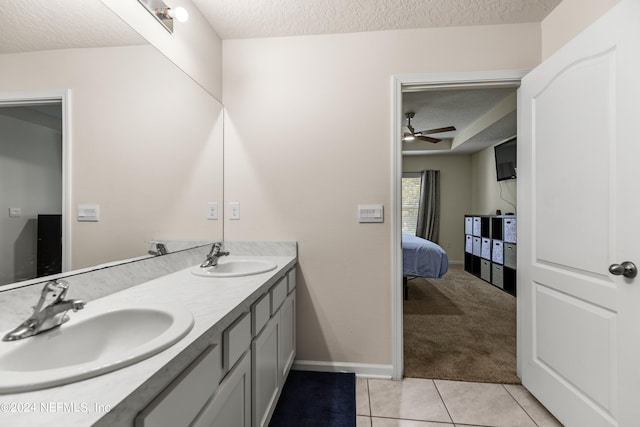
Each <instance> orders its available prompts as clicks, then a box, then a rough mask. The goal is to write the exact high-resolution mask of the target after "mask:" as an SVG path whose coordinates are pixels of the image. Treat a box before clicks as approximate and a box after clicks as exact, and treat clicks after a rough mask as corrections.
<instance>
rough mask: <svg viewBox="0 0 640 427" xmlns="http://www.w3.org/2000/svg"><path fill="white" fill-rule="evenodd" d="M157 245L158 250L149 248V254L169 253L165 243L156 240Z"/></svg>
mask: <svg viewBox="0 0 640 427" xmlns="http://www.w3.org/2000/svg"><path fill="white" fill-rule="evenodd" d="M155 246H156V250H155V251H154V250H149V255H154V256H160V255H166V254H168V253H169V251H167V247H166V246H165V245H164V243H160V242H156V243H155Z"/></svg>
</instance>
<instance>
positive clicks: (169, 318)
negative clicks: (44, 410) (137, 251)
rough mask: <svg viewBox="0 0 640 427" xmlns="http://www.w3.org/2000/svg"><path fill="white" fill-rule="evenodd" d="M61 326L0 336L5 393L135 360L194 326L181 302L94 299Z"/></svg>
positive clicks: (59, 382)
mask: <svg viewBox="0 0 640 427" xmlns="http://www.w3.org/2000/svg"><path fill="white" fill-rule="evenodd" d="M69 317H70V320H69V321H68V322H67V323H65V324H63V325H61V326H60V327H57V328H54V329H51V330H49V331H46V332H43V333H41V334H39V335H35V336H33V337H29V338H24V339H21V340H17V341H10V342H0V393H15V392H23V391H29V390H38V389H42V388H47V387H53V386H57V385H62V384H67V383H71V382H75V381H79V380H83V379H86V378H91V377H95V376H98V375H101V374H104V373H107V372H111V371H114V370H117V369H121V368H123V367H125V366H129V365H132V364H134V363H137V362H139V361H141V360H144V359H146V358H148V357H151V356H153V355H155V354H157V353H160V352H161V351H163V350H165V349H167V348H169V347H170V346H172V345H173V344H175V343H176V342H178V341H179V340H180V339H182V338H183V337H184V336H185V335H186V334H187V333H189V331H190V330H191V328H192V327H193V315H192V314H191V312H189V311H188V310H185V309H184V308H180V307H174V306H166V305H155V304H154V305H151V304H144V303H143V304H137V303H136V304H132V305H131V306H130V307H122V306H119V307H113V305H112V304H110V303H105V302H103V301H101V300H96V301H92V302H89V303H88V304H87V306H86V308H85V309H84V310H82V311H78V312H77V313H69Z"/></svg>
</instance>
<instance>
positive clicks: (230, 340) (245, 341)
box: [222, 313, 252, 372]
mask: <svg viewBox="0 0 640 427" xmlns="http://www.w3.org/2000/svg"><path fill="white" fill-rule="evenodd" d="M251 338H252V336H251V313H245V314H243V315H242V316H240V317H239V318H238V319H236V321H235V322H233V324H232V325H231V326H229V327H228V328H227V329H225V331H224V332H223V333H222V347H223V349H222V367H223V368H224V371H225V372H227V371H228V370H229V369H231V368H232V367H233V365H235V363H236V362H237V361H238V359H240V356H242V355H243V354H244V352H245V351H247V349H248V348H249V346H250V345H251Z"/></svg>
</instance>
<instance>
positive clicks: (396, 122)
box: [391, 69, 530, 380]
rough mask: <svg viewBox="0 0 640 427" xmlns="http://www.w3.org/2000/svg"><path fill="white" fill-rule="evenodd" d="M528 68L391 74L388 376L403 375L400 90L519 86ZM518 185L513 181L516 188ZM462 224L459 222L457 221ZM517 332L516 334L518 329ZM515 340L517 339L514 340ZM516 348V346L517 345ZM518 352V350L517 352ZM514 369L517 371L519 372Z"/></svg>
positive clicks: (399, 376)
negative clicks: (389, 346)
mask: <svg viewBox="0 0 640 427" xmlns="http://www.w3.org/2000/svg"><path fill="white" fill-rule="evenodd" d="M529 71H530V69H511V70H492V71H471V72H451V73H424V74H398V75H394V76H392V78H391V79H392V89H391V90H392V96H391V100H392V108H391V114H392V117H391V162H392V164H391V341H392V343H391V345H392V349H391V363H392V378H393V379H395V380H401V379H402V377H403V374H404V350H403V324H402V304H403V297H402V208H401V204H402V139H401V134H402V130H401V127H402V91H403V89H406V88H411V89H414V90H420V89H423V90H429V89H468V88H474V87H491V86H494V87H505V86H516V87H517V86H519V85H520V81H521V80H522V78H523V77H524V76H525V75H526V74H527V73H528V72H529ZM517 186H518V184H517V183H516V188H517ZM460 226H461V227H462V223H460ZM518 335H520V333H519V332H518ZM518 342H519V340H518ZM518 347H519V345H518ZM518 353H519V352H518ZM519 370H520V369H519V368H518V374H519Z"/></svg>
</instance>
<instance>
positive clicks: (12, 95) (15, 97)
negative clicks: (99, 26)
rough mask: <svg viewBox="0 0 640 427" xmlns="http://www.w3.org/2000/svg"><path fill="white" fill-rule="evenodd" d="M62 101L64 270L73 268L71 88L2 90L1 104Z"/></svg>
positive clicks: (0, 93) (0, 95) (0, 94)
mask: <svg viewBox="0 0 640 427" xmlns="http://www.w3.org/2000/svg"><path fill="white" fill-rule="evenodd" d="M47 101H56V102H60V104H61V108H62V195H61V196H62V272H66V271H69V270H71V224H72V218H71V213H72V209H71V182H72V181H71V90H70V89H52V90H35V91H15V92H13V91H11V92H0V106H8V105H21V104H25V105H26V104H33V103H39V102H47Z"/></svg>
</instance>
